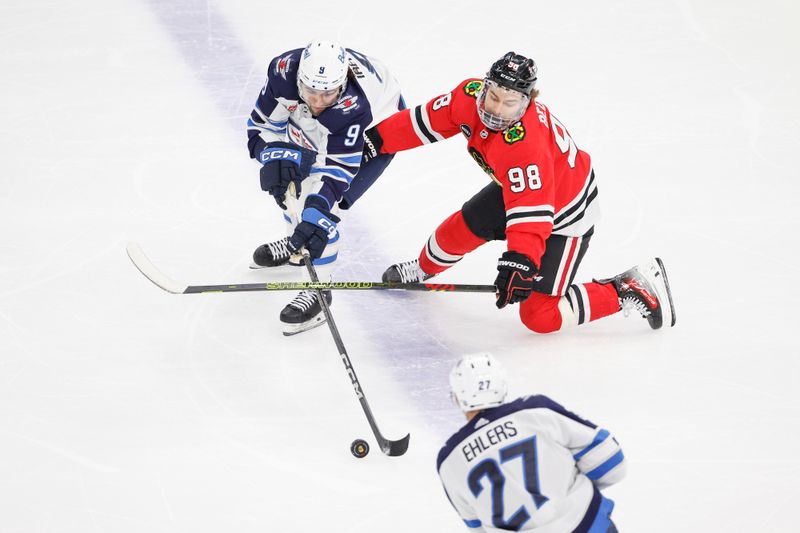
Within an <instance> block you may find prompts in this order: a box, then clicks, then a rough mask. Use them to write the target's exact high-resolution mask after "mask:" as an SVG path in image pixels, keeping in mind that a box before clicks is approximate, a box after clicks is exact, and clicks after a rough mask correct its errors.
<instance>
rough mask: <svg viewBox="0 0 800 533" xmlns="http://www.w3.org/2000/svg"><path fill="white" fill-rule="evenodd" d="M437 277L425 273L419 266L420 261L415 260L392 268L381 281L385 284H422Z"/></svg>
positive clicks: (387, 270) (388, 269)
mask: <svg viewBox="0 0 800 533" xmlns="http://www.w3.org/2000/svg"><path fill="white" fill-rule="evenodd" d="M435 275H436V274H427V273H426V272H425V271H423V270H422V268H420V266H419V259H414V260H413V261H403V262H402V263H397V264H394V265H392V266H390V267H389V268H387V269H386V272H384V273H383V276H382V277H381V279H382V280H383V282H384V283H422V282H423V281H425V280H426V279H430V278H432V277H433V276H435Z"/></svg>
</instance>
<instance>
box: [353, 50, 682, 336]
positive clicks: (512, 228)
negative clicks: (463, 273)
mask: <svg viewBox="0 0 800 533" xmlns="http://www.w3.org/2000/svg"><path fill="white" fill-rule="evenodd" d="M536 80H537V67H536V64H535V63H534V61H533V60H532V59H528V58H526V57H524V56H521V55H518V54H515V53H514V52H509V53H507V54H506V55H504V56H503V57H502V58H501V59H499V60H498V61H497V62H495V63H494V64H493V65H492V67H491V68H490V70H489V72H488V73H487V75H486V77H485V78H484V79H476V78H470V79H467V80H465V81H463V82H462V83H460V84H459V85H458V87H456V88H455V89H454V90H452V91H451V92H449V93H446V94H443V95H441V96H438V97H436V98H434V99H433V100H431V101H430V102H428V103H427V104H425V105H421V106H417V107H415V108H413V109H407V110H404V111H400V112H398V113H395V114H394V115H392V116H390V117H389V118H387V119H386V120H384V121H382V122H381V123H380V124H378V126H376V127H374V128H372V129H370V130H368V131H367V132H366V134H365V138H366V139H365V141H366V148H367V150H368V151H369V152H370V155H371V156H373V157H375V156H378V155H379V154H393V153H396V152H399V151H402V150H408V149H410V148H415V147H418V146H422V145H424V144H429V143H433V142H437V141H441V140H444V139H446V138H448V137H452V136H454V135H456V134H458V133H462V134H463V135H464V136H465V137H466V138H467V150H468V152H469V154H470V155H471V156H472V158H473V159H474V160H475V162H476V163H477V164H478V165H479V166H480V167H481V168H482V169H483V170H484V171H485V172H486V173H487V174H488V175H489V177H490V178H491V179H492V182H491V183H489V184H488V185H487V186H486V187H484V188H483V189H482V190H481V191H479V192H478V193H477V194H476V195H475V196H473V197H472V198H471V199H469V200H467V202H466V203H465V204H464V205H463V207H462V209H461V210H459V211H457V212H456V213H453V214H452V215H451V216H450V217H448V218H447V219H446V220H445V221H444V222H442V223H441V224H440V225H439V227H438V228H436V231H435V232H434V233H433V234H432V235H431V236H430V238H429V239H428V242H427V243H426V244H425V246H424V247H423V249H422V251H421V253H420V255H419V258H418V259H414V260H412V261H405V262H402V263H398V264H395V265H392V266H390V267H389V268H388V269H387V270H386V272H384V274H383V280H384V281H389V282H401V283H413V282H422V281H424V280H426V279H428V278H429V277H431V276H435V275H436V274H439V273H441V272H443V271H445V270H446V269H448V268H450V267H451V266H453V265H454V264H455V263H457V262H458V261H460V260H461V258H462V257H464V255H465V254H467V253H469V252H471V251H472V250H475V249H476V248H478V247H479V246H481V245H482V244H484V243H486V242H488V241H492V240H506V241H507V243H508V250H507V251H506V252H505V253H503V255H502V256H501V257H500V259H499V260H498V263H497V270H498V275H497V278H496V280H495V285H496V287H497V302H496V303H497V307H498V308H500V309H502V308H503V307H505V306H506V305H508V304H513V303H520V304H521V305H520V318H521V319H522V322H523V323H524V324H525V325H526V326H527V327H528V328H529V329H531V330H533V331H536V332H538V333H549V332H552V331H557V330H560V329H563V328H565V327H568V326H571V325H577V324H583V323H585V322H589V321H591V320H597V319H598V318H602V317H605V316H608V315H611V314H614V313H617V312H618V311H620V310H625V312H626V315H627V314H628V311H629V310H631V309H633V310H635V311H637V312H638V313H639V314H641V315H642V316H643V317H644V318H646V319H647V321H648V323H649V324H650V326H651V327H652V328H653V329H658V328H660V327H661V326H662V325H663V324H664V323H666V324H669V325H671V326H674V325H675V311H674V309H673V305H672V296H671V293H670V289H669V283H668V281H667V276H666V271H665V270H664V265H663V263H662V262H661V260H660V259H658V258H655V259H654V260H652V261H650V262H648V263H647V264H644V265H639V266H636V267H633V268H631V269H630V270H628V271H626V272H624V273H622V274H620V275H618V276H614V277H612V278H609V279H605V280H600V281H593V282H590V283H583V284H573V278H574V277H575V273H576V271H577V269H578V266H579V265H580V263H581V260H582V259H583V256H584V254H585V253H586V250H587V248H588V246H589V241H590V240H591V237H592V234H593V232H594V224H595V222H596V221H597V219H598V215H599V213H598V202H597V184H596V181H595V176H594V171H593V169H592V164H591V158H590V157H589V154H588V153H586V152H585V151H583V150H581V149H579V148H578V146H577V145H576V144H575V141H574V140H573V139H572V137H571V136H570V134H569V132H568V131H567V129H566V127H564V125H563V124H562V123H561V122H560V121H559V120H558V119H557V118H556V117H555V116H554V115H553V114H552V113H551V112H550V110H549V109H548V108H547V106H545V105H544V104H543V103H541V102H539V101H538V100H537V96H538V94H539V92H538V90H536V88H535V85H536Z"/></svg>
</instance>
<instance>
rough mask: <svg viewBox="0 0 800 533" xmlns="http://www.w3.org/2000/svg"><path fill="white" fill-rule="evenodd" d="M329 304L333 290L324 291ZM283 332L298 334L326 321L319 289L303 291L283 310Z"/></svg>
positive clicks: (287, 334)
mask: <svg viewBox="0 0 800 533" xmlns="http://www.w3.org/2000/svg"><path fill="white" fill-rule="evenodd" d="M322 293H323V294H324V295H325V301H326V302H328V305H330V304H331V301H332V300H333V295H332V294H331V291H322ZM281 322H282V323H283V334H284V335H286V336H289V335H296V334H298V333H302V332H303V331H307V330H309V329H311V328H315V327H317V326H321V325H322V324H324V323H325V313H323V312H322V306H321V305H320V303H319V299H318V298H317V291H301V292H300V293H299V294H298V295H297V296H295V298H294V300H292V301H291V302H289V305H287V306H286V307H284V308H283V311H281Z"/></svg>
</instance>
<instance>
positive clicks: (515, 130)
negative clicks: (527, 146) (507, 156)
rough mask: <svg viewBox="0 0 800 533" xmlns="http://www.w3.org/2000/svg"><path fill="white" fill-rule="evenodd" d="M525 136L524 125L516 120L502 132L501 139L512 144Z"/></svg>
mask: <svg viewBox="0 0 800 533" xmlns="http://www.w3.org/2000/svg"><path fill="white" fill-rule="evenodd" d="M524 138H525V126H523V125H522V122H517V123H516V124H514V125H513V126H511V127H510V128H508V129H507V130H506V131H504V132H503V140H504V141H505V142H506V143H508V144H514V143H515V142H519V141H521V140H522V139H524Z"/></svg>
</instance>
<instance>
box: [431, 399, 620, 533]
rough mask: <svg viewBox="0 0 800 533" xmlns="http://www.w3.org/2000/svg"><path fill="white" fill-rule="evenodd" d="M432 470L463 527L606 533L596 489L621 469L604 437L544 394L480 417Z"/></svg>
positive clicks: (606, 508)
mask: <svg viewBox="0 0 800 533" xmlns="http://www.w3.org/2000/svg"><path fill="white" fill-rule="evenodd" d="M437 466H438V469H439V476H440V477H441V479H442V484H443V485H444V489H445V492H446V493H447V496H448V498H449V499H450V502H451V503H452V504H453V507H455V509H456V511H457V512H458V513H459V515H461V518H462V519H463V520H464V522H465V524H466V525H467V526H468V527H470V528H474V529H475V530H477V531H480V530H483V531H504V530H515V531H520V530H521V531H536V532H537V533H570V532H573V533H581V532H589V531H592V532H594V531H602V532H605V531H606V529H608V524H609V520H610V519H609V515H610V513H611V510H612V509H613V505H614V503H613V502H612V501H611V500H609V499H607V498H604V497H603V496H602V495H601V494H600V492H599V489H601V488H603V487H606V486H608V485H611V484H613V483H616V482H617V481H619V480H620V479H622V477H623V476H624V475H625V469H626V463H625V458H624V456H623V454H622V450H621V449H620V446H619V444H617V441H616V440H615V439H614V438H613V437H612V436H611V434H610V433H609V432H608V431H606V430H605V429H602V428H598V427H597V426H595V425H594V424H592V423H591V422H589V421H588V420H584V419H582V418H580V417H578V416H577V415H575V414H573V413H571V412H569V411H567V410H566V409H564V408H563V407H562V406H560V405H559V404H557V403H556V402H554V401H553V400H551V399H549V398H547V397H546V396H526V397H524V398H520V399H517V400H515V401H513V402H510V403H507V404H504V405H501V406H499V407H494V408H491V409H486V410H484V411H481V412H480V413H479V414H478V416H476V417H474V418H473V419H472V420H470V421H469V422H468V423H467V424H466V425H465V426H464V427H463V428H462V429H461V430H459V431H458V432H457V433H456V434H455V435H453V436H452V437H451V438H450V439H449V440H448V441H447V443H446V444H445V446H444V447H443V448H442V450H441V452H439V457H438V461H437Z"/></svg>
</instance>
